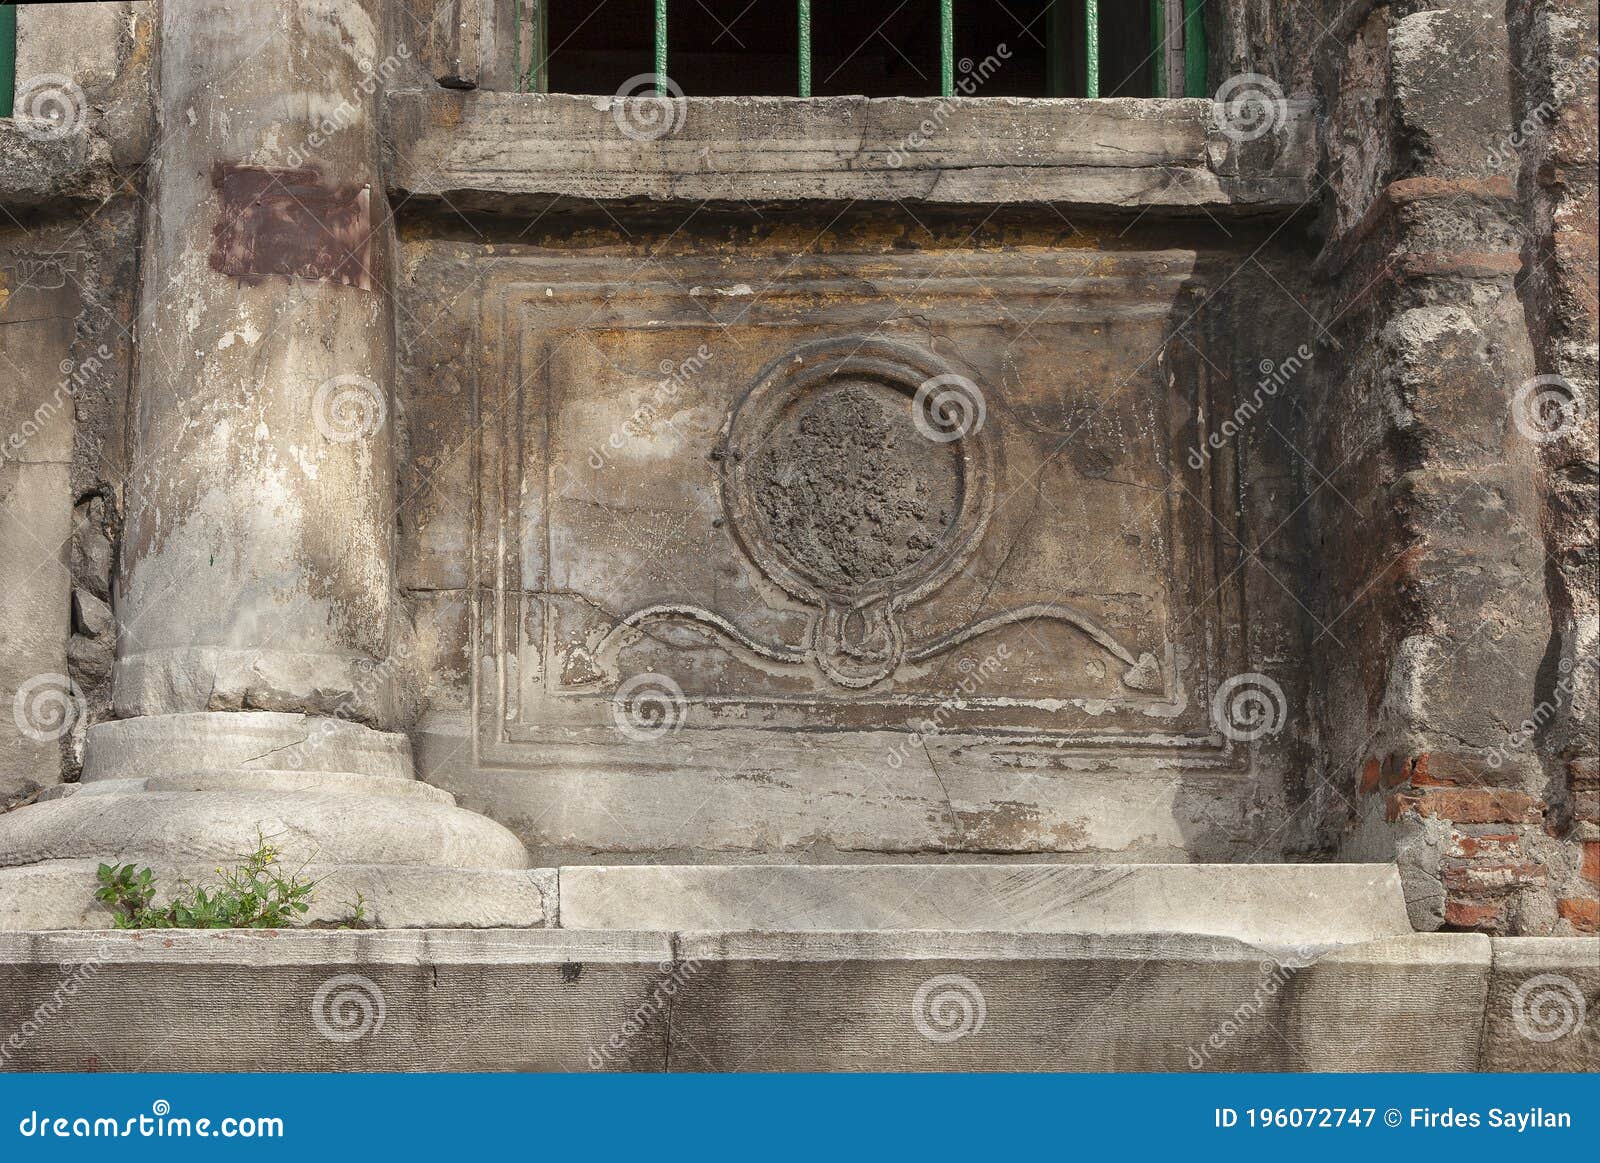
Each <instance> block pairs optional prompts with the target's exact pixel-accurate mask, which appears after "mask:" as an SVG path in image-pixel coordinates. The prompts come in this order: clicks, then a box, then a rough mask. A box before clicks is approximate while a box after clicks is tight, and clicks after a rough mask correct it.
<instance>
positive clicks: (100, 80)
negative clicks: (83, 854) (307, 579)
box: [0, 3, 154, 806]
mask: <svg viewBox="0 0 1600 1163" xmlns="http://www.w3.org/2000/svg"><path fill="white" fill-rule="evenodd" d="M148 8H149V5H147V4H126V3H113V4H95V5H65V4H61V5H55V4H37V5H30V6H29V7H28V10H27V12H26V13H25V14H24V17H23V19H22V20H21V21H20V22H19V28H18V45H17V93H18V98H19V100H18V108H17V112H18V115H19V116H22V115H25V114H28V113H36V114H38V115H39V117H40V118H42V119H44V120H42V121H41V122H38V123H34V124H31V125H27V126H25V125H23V124H22V123H21V122H19V121H15V120H14V121H5V122H0V169H3V172H4V175H5V176H4V179H3V180H0V211H3V212H0V223H3V225H0V693H3V695H4V706H3V710H4V712H5V713H3V714H0V806H3V805H5V804H9V803H14V802H16V801H18V800H20V799H25V798H27V797H29V796H31V795H33V794H35V793H36V792H37V791H39V789H41V788H43V787H47V786H50V785H52V784H55V783H59V782H60V781H61V780H62V779H63V778H67V779H74V778H76V775H77V771H78V768H79V766H80V764H81V758H82V748H83V739H84V732H85V730H86V728H87V727H88V725H89V724H90V723H91V722H94V721H96V720H97V719H99V718H102V717H104V716H105V715H106V714H107V713H108V711H109V707H110V669H111V663H112V655H113V651H114V649H115V643H116V629H115V624H114V619H113V614H112V610H111V604H110V603H111V584H112V572H113V559H114V557H115V549H114V546H115V542H116V539H117V537H118V532H119V529H120V523H121V517H120V514H121V495H122V481H123V476H124V459H123V457H124V449H123V425H124V420H125V413H126V406H127V398H128V383H129V376H130V368H131V366H132V360H133V353H132V334H131V333H132V328H133V311H134V298H133V282H134V271H135V266H136V263H137V256H136V247H135V240H136V237H137V229H138V225H137V224H138V211H137V197H136V194H137V190H138V166H139V164H140V162H142V160H143V157H144V150H145V148H146V145H147V142H148V139H149V132H150V116H151V109H150V101H149V93H148V75H149V65H150V58H151V52H152V47H153V42H154V37H153V31H152V28H151V24H150V21H149V13H148ZM52 118H53V119H54V120H53V121H52V120H50V119H52Z"/></svg>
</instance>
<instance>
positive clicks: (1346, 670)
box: [1308, 0, 1595, 933]
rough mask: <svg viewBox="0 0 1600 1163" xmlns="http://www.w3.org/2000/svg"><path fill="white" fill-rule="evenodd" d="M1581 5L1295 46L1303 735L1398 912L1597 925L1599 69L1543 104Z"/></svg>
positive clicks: (1397, 17) (1463, 17)
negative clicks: (1302, 281) (1308, 571)
mask: <svg viewBox="0 0 1600 1163" xmlns="http://www.w3.org/2000/svg"><path fill="white" fill-rule="evenodd" d="M1580 7H1581V6H1578V5H1572V6H1566V9H1565V11H1563V10H1562V9H1563V6H1559V5H1556V6H1549V5H1527V6H1523V8H1524V9H1532V10H1533V11H1521V12H1520V13H1518V12H1514V13H1513V17H1514V18H1513V20H1512V21H1511V22H1510V24H1509V25H1508V22H1507V15H1506V11H1505V6H1504V5H1501V4H1498V3H1492V2H1489V0H1459V2H1451V3H1438V4H1393V5H1367V6H1357V10H1356V11H1354V12H1353V13H1351V14H1349V15H1348V16H1347V17H1346V19H1345V20H1344V22H1343V23H1342V24H1341V25H1338V26H1336V27H1337V29H1338V31H1339V33H1340V36H1339V37H1338V38H1324V39H1321V40H1320V41H1319V42H1318V83H1319V87H1320V89H1321V94H1322V98H1323V101H1324V109H1325V132H1324V154H1325V164H1326V167H1327V171H1326V175H1325V176H1326V178H1327V180H1328V193H1327V198H1326V202H1325V207H1324V214H1323V229H1325V231H1326V240H1325V245H1324V249H1323V253H1322V255H1321V257H1320V258H1319V260H1318V263H1317V269H1316V274H1317V276H1318V277H1319V279H1320V280H1321V282H1322V286H1323V291H1322V294H1323V304H1324V305H1323V308H1322V310H1323V311H1324V312H1325V315H1324V317H1325V318H1326V320H1327V321H1328V323H1327V325H1328V327H1329V329H1330V331H1332V332H1333V333H1334V334H1335V335H1336V336H1337V337H1338V342H1339V347H1340V351H1341V359H1340V360H1339V361H1338V362H1337V364H1335V365H1334V366H1333V368H1332V374H1330V375H1328V376H1327V377H1326V378H1325V379H1324V380H1323V381H1322V382H1321V383H1320V384H1319V393H1318V396H1317V398H1316V400H1315V401H1314V402H1313V404H1312V407H1313V408H1314V409H1315V414H1316V417H1317V420H1318V422H1319V424H1320V425H1321V426H1322V428H1323V430H1324V431H1325V432H1326V433H1327V435H1328V438H1327V440H1326V441H1325V442H1324V443H1323V444H1322V446H1321V447H1320V448H1319V452H1318V458H1317V473H1318V477H1319V479H1323V478H1325V479H1326V481H1327V487H1326V488H1316V489H1313V490H1312V491H1311V494H1310V496H1309V504H1308V508H1309V511H1310V513H1311V517H1310V522H1309V524H1310V528H1311V529H1312V530H1313V531H1314V536H1315V538H1316V541H1317V545H1318V547H1319V549H1320V550H1321V560H1320V562H1319V566H1320V568H1319V569H1318V571H1317V574H1316V575H1315V577H1314V583H1315V585H1316V591H1317V593H1318V598H1319V606H1320V610H1321V611H1322V614H1321V616H1322V618H1323V619H1324V620H1326V622H1327V624H1328V625H1329V627H1330V628H1331V632H1330V633H1329V634H1328V635H1327V636H1325V637H1323V638H1322V639H1321V640H1320V641H1319V649H1318V650H1317V652H1316V655H1315V660H1314V666H1315V667H1316V669H1317V671H1318V672H1319V673H1320V674H1321V675H1323V676H1325V680H1326V687H1325V696H1324V698H1323V701H1322V705H1321V708H1320V714H1319V718H1318V724H1317V729H1318V731H1319V734H1320V742H1319V745H1318V747H1317V748H1316V751H1317V753H1318V755H1319V757H1320V762H1321V765H1322V770H1323V771H1324V772H1326V773H1327V778H1328V781H1329V784H1330V787H1331V788H1333V789H1335V790H1338V791H1340V792H1341V794H1339V795H1337V796H1335V797H1333V799H1332V800H1331V801H1330V810H1329V816H1328V819H1329V822H1330V824H1331V825H1332V826H1334V827H1335V828H1337V827H1339V825H1338V823H1337V821H1338V818H1339V816H1340V815H1341V807H1342V806H1343V807H1348V808H1349V815H1348V823H1347V824H1346V825H1345V826H1344V827H1343V837H1344V838H1343V840H1342V842H1341V851H1342V852H1343V853H1344V854H1346V855H1347V856H1351V857H1359V858H1368V859H1371V858H1382V857H1385V856H1387V855H1391V854H1393V855H1397V856H1398V857H1399V858H1400V860H1401V863H1402V868H1403V870H1404V871H1405V873H1406V876H1407V880H1408V898H1409V900H1410V902H1411V906H1412V909H1413V920H1414V921H1415V922H1416V923H1417V924H1418V925H1419V927H1425V928H1426V927H1440V926H1446V927H1452V928H1465V929H1479V930H1483V931H1489V932H1515V933H1562V932H1572V931H1574V930H1577V931H1582V932H1592V931H1593V929H1594V907H1595V902H1594V898H1595V884H1594V876H1595V849H1594V847H1593V845H1592V840H1593V831H1592V829H1593V824H1592V823H1588V824H1585V822H1584V819H1585V816H1586V815H1587V816H1588V818H1589V819H1590V820H1591V821H1592V817H1593V811H1594V809H1593V806H1592V796H1593V792H1592V790H1590V791H1588V793H1587V794H1588V796H1589V797H1591V798H1590V799H1589V801H1588V804H1587V806H1586V804H1585V801H1584V795H1585V791H1584V788H1585V784H1584V780H1585V779H1590V780H1592V772H1593V759H1592V755H1593V747H1594V743H1593V738H1594V711H1593V706H1594V695H1593V690H1594V676H1595V662H1594V617H1593V608H1594V607H1593V602H1594V560H1595V558H1594V527H1595V509H1594V492H1593V481H1594V472H1595V460H1594V457H1595V453H1594V447H1595V445H1594V417H1595V409H1594V387H1593V384H1594V379H1593V376H1594V347H1593V334H1594V331H1593V318H1594V298H1593V274H1592V269H1591V268H1592V263H1588V262H1585V261H1583V260H1582V259H1581V258H1580V256H1581V255H1583V254H1584V253H1585V248H1587V252H1588V253H1589V254H1591V255H1592V253H1593V247H1594V231H1595V224H1594V211H1593V202H1592V201H1590V202H1588V203H1587V210H1585V208H1584V207H1585V202H1584V199H1585V198H1586V197H1587V198H1590V199H1592V197H1593V186H1592V175H1588V174H1585V175H1584V176H1582V177H1579V176H1577V175H1578V173H1579V171H1581V169H1582V163H1580V164H1579V166H1578V167H1576V168H1570V167H1573V161H1574V160H1576V159H1579V158H1585V159H1592V157H1593V138H1594V112H1593V110H1594V96H1593V91H1592V90H1593V85H1592V84H1584V85H1581V86H1570V85H1569V86H1567V87H1565V88H1563V89H1562V90H1561V92H1562V93H1563V94H1564V97H1562V98H1561V99H1558V100H1552V99H1551V96H1550V94H1551V92H1552V89H1553V86H1554V85H1555V84H1556V80H1555V79H1554V78H1560V77H1566V76H1570V75H1573V74H1576V73H1580V72H1582V70H1583V69H1584V68H1586V67H1587V68H1588V69H1589V70H1590V72H1589V76H1590V80H1592V76H1593V73H1592V60H1593V57H1592V53H1593V36H1592V28H1593V23H1592V22H1593V10H1594V6H1593V5H1592V4H1590V5H1587V17H1584V16H1582V15H1580ZM1513 8H1514V9H1515V8H1516V6H1513ZM1585 19H1586V20H1587V21H1588V24H1587V26H1586V27H1587V29H1588V30H1589V32H1588V33H1587V34H1586V33H1584V32H1583V31H1582V29H1583V28H1584V27H1585V25H1584V21H1585ZM1585 54H1587V59H1588V61H1589V63H1588V64H1587V65H1585V63H1584V60H1585ZM1541 103H1543V106H1542V107H1541ZM1524 125H1526V126H1528V128H1523V126H1524ZM1585 151H1587V152H1585ZM1556 158H1559V159H1560V160H1559V161H1557V160H1555V159H1556ZM1552 167H1554V168H1552ZM1591 168H1592V167H1591ZM1567 172H1572V173H1573V174H1574V177H1573V178H1572V179H1571V180H1570V181H1568V180H1566V179H1564V177H1563V175H1564V174H1565V173H1567ZM1579 271H1583V272H1584V273H1583V274H1579V273H1578V272H1579ZM1546 375H1557V376H1561V377H1563V378H1562V379H1561V380H1560V381H1559V382H1555V381H1544V380H1540V379H1538V378H1537V377H1540V376H1546ZM1552 392H1553V393H1554V395H1551V393H1552ZM1541 405H1542V406H1543V408H1544V409H1545V410H1544V411H1543V412H1542V413H1541V412H1540V410H1539V408H1540V406H1541ZM1590 786H1591V787H1592V784H1591V785H1590ZM1345 793H1347V794H1348V795H1349V796H1351V797H1353V799H1354V804H1353V807H1350V806H1349V805H1348V804H1345V805H1341V804H1340V803H1339V802H1338V801H1340V800H1343V799H1344V797H1345Z"/></svg>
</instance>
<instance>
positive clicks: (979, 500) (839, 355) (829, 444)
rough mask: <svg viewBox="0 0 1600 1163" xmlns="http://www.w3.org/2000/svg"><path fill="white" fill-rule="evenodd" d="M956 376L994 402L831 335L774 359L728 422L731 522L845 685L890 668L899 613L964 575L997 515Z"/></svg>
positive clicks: (916, 351)
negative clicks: (799, 609)
mask: <svg viewBox="0 0 1600 1163" xmlns="http://www.w3.org/2000/svg"><path fill="white" fill-rule="evenodd" d="M955 382H959V383H961V384H964V385H968V386H969V387H970V389H971V393H972V394H973V395H974V397H975V398H976V400H977V401H979V402H980V403H981V400H982V393H981V392H980V391H979V390H978V388H977V385H976V383H975V382H974V381H973V380H972V379H971V378H970V377H969V376H967V375H965V374H963V373H962V372H961V371H960V370H959V369H957V368H955V367H954V366H952V365H951V364H950V363H949V362H948V361H947V360H944V359H941V358H939V357H938V356H935V355H934V354H932V353H931V352H928V351H925V350H922V349H920V348H916V347H911V346H909V345H906V344H901V343H895V342H891V341H887V340H882V339H867V338H861V337H851V338H845V339H837V340H825V341H822V342H818V343H812V344H808V345H806V346H804V347H801V348H798V349H796V350H795V351H793V352H791V353H789V354H787V355H785V356H783V357H781V358H780V359H778V360H776V361H774V362H773V363H772V364H770V365H768V368H767V370H766V371H765V372H763V374H762V375H761V376H760V377H759V378H758V379H757V381H756V382H755V384H753V385H752V386H751V387H750V389H749V390H748V391H747V392H746V393H745V394H744V396H743V397H741V399H740V400H739V402H738V403H737V404H736V405H735V407H734V410H733V413H732V415H731V416H730V418H729V421H728V430H727V438H726V446H725V449H724V457H723V466H722V484H723V503H724V506H725V507H726V510H727V514H728V518H729V522H730V524H731V526H732V528H733V530H734V532H735V534H736V535H737V537H738V539H739V542H740V544H741V545H742V546H743V548H744V550H745V552H746V553H747V554H748V555H749V556H750V558H751V560H752V561H754V562H755V563H756V565H757V566H759V567H760V568H761V570H762V571H763V572H764V573H765V574H767V576H769V577H770V578H772V579H773V580H774V581H775V582H777V583H778V584H779V585H780V586H782V587H783V588H784V589H785V590H787V591H788V592H789V593H790V594H792V595H793V596H794V597H796V598H797V599H799V600H801V601H803V602H805V603H807V604H808V605H811V606H815V607H817V610H818V613H817V615H816V616H815V617H814V618H813V621H812V633H811V638H812V647H813V650H814V657H815V660H816V661H817V663H818V665H819V666H820V667H821V668H822V669H823V671H824V672H825V673H826V674H827V675H828V677H829V678H830V679H831V680H833V681H835V682H840V683H843V684H844V685H847V686H869V685H871V684H872V683H874V682H877V681H879V680H880V679H881V678H883V677H884V676H885V675H887V674H889V673H892V672H893V670H894V668H895V667H896V666H897V665H898V664H899V662H900V659H901V656H902V654H903V651H904V636H903V634H902V633H901V631H900V627H899V624H898V621H897V618H896V611H897V610H899V609H900V608H901V607H903V606H904V605H905V604H906V603H908V602H911V601H914V600H916V599H917V598H919V597H921V596H922V595H924V594H927V593H929V592H931V591H932V590H933V589H934V588H936V587H937V586H938V585H939V584H940V583H942V582H943V581H944V580H945V579H946V578H948V577H949V576H950V574H951V573H952V572H954V571H955V570H957V569H959V568H960V566H961V564H962V563H963V562H964V561H965V560H966V558H967V557H968V556H969V555H970V553H971V552H972V550H973V549H974V547H975V546H976V544H977V541H978V538H979V536H980V535H981V533H982V530H983V526H984V524H985V523H986V521H987V520H988V516H989V512H990V509H991V507H992V488H993V475H994V474H993V460H994V455H995V452H994V442H995V437H994V434H993V431H992V429H991V428H990V427H989V426H987V425H985V424H983V423H982V422H981V417H982V415H983V414H982V413H979V414H978V415H979V416H980V422H979V423H977V424H974V425H970V426H969V427H967V428H965V429H962V430H959V431H956V432H954V433H953V434H952V429H951V427H950V424H949V419H950V417H949V414H948V391H947V390H946V388H947V386H948V385H949V384H951V383H955ZM930 383H932V384H934V385H935V386H936V387H937V388H938V389H939V391H937V392H930V391H929V385H930ZM924 413H926V414H924Z"/></svg>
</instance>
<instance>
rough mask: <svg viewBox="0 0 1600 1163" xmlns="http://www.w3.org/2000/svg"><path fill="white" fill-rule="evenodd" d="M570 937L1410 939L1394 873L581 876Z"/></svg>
mask: <svg viewBox="0 0 1600 1163" xmlns="http://www.w3.org/2000/svg"><path fill="white" fill-rule="evenodd" d="M561 923H562V925H563V926H564V927H566V928H569V929H727V930H735V931H739V930H763V931H809V930H828V929H836V930H851V929H940V930H947V931H995V930H1001V929H1004V930H1011V931H1016V932H1028V933H1033V932H1040V933H1048V932H1074V933H1085V932H1092V933H1100V934H1107V935H1110V934H1138V933H1190V934H1200V935H1210V936H1217V937H1231V938H1234V939H1236V940H1240V941H1247V942H1254V943H1264V944H1272V945H1305V946H1308V947H1311V946H1315V947H1318V948H1321V947H1324V946H1333V945H1341V944H1353V943H1358V942H1362V941H1371V940H1375V939H1377V938H1380V937H1391V936H1398V935H1402V934H1407V933H1410V932H1411V924H1410V921H1409V920H1408V919H1407V916H1406V906H1405V899H1404V898H1403V897H1402V896H1401V892H1400V878H1399V875H1398V874H1397V872H1396V870H1395V867H1394V866H1393V865H1392V864H1365V865H1363V864H1328V865H1306V864H1296V865H1287V864H1284V865H1274V864H1259V865H1224V864H1188V865H1182V864H1167V865H1126V866H1122V867H1112V866H1104V865H1101V866H1092V865H1050V866H1040V865H1027V864H971V863H962V864H953V863H946V862H939V863H928V864H866V865H799V866H795V865H724V866H720V867H719V866H716V865H633V866H629V865H596V866H585V865H574V866H570V867H566V868H563V869H562V870H561Z"/></svg>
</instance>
